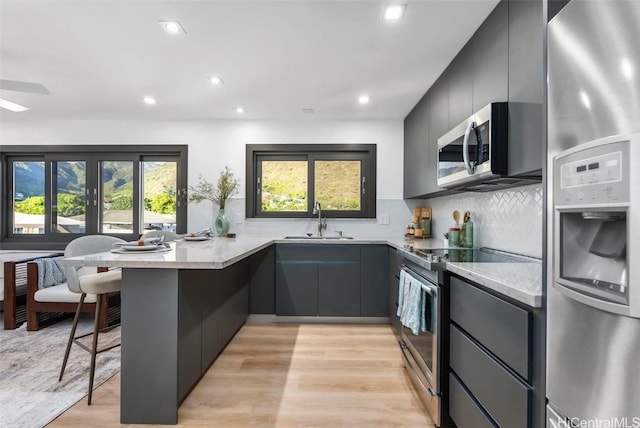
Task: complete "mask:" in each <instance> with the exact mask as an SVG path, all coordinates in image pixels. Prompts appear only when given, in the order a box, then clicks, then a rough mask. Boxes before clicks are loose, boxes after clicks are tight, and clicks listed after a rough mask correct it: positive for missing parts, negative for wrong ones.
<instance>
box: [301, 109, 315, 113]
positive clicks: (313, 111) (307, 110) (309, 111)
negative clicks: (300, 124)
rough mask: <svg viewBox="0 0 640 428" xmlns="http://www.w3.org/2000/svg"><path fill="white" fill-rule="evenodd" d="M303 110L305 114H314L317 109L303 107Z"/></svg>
mask: <svg viewBox="0 0 640 428" xmlns="http://www.w3.org/2000/svg"><path fill="white" fill-rule="evenodd" d="M302 112H303V113H304V114H314V113H315V112H316V111H315V109H312V108H303V109H302Z"/></svg>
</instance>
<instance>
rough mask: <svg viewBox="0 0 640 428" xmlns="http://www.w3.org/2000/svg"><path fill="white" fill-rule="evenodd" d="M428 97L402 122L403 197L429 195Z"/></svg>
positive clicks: (430, 160) (430, 161)
mask: <svg viewBox="0 0 640 428" xmlns="http://www.w3.org/2000/svg"><path fill="white" fill-rule="evenodd" d="M428 144H429V96H428V94H427V95H425V96H424V97H423V98H422V99H421V100H420V102H419V103H418V104H417V105H416V106H415V107H414V108H413V110H412V111H411V113H409V115H408V116H407V118H406V119H405V121H404V197H405V198H412V197H415V196H420V195H424V194H426V193H429V192H430V191H431V189H430V188H429V187H427V185H428V183H429V182H430V181H432V180H431V177H429V174H430V173H433V171H432V168H430V166H429V164H430V163H433V162H434V160H433V159H429V152H428V150H427V145H428Z"/></svg>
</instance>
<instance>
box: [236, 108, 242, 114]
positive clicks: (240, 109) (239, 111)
mask: <svg viewBox="0 0 640 428" xmlns="http://www.w3.org/2000/svg"><path fill="white" fill-rule="evenodd" d="M236 113H238V114H242V113H244V109H243V108H242V107H236Z"/></svg>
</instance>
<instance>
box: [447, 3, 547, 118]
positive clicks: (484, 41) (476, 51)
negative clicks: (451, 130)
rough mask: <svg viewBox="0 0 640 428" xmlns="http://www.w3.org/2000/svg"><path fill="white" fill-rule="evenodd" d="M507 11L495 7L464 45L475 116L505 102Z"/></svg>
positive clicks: (507, 78) (507, 76)
mask: <svg viewBox="0 0 640 428" xmlns="http://www.w3.org/2000/svg"><path fill="white" fill-rule="evenodd" d="M509 7H510V5H509V4H508V3H506V2H501V3H500V4H498V6H496V8H495V9H494V10H493V12H491V14H490V15H489V16H488V17H487V19H486V20H485V22H484V23H483V24H482V25H481V26H480V28H479V29H478V31H476V33H475V34H474V35H473V38H472V39H471V41H470V42H469V44H468V45H467V46H469V45H470V46H471V48H472V49H471V52H472V53H471V55H472V56H473V106H472V110H473V111H474V112H475V111H478V110H480V109H481V108H482V107H484V106H486V105H487V104H489V103H492V102H504V101H507V100H508V82H509V58H508V55H509V16H508V15H509ZM540 47H541V49H542V44H541V45H540ZM455 125H457V123H455V124H452V126H455Z"/></svg>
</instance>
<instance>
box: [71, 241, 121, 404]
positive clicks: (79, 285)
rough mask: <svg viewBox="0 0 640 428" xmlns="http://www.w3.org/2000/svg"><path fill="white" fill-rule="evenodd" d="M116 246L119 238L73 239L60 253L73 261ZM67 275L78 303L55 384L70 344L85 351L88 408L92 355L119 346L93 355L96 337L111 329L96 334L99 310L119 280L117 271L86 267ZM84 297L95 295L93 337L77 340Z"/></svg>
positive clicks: (79, 337)
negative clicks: (84, 341)
mask: <svg viewBox="0 0 640 428" xmlns="http://www.w3.org/2000/svg"><path fill="white" fill-rule="evenodd" d="M117 242H125V241H124V240H122V239H120V238H115V237H113V236H107V235H88V236H82V237H80V238H77V239H74V240H73V241H71V242H70V243H69V244H68V245H67V247H66V248H65V250H64V256H65V258H68V257H76V256H84V255H87V254H95V253H101V252H105V251H109V250H110V249H111V248H112V247H113V244H114V243H117ZM65 269H66V273H67V285H68V287H69V290H70V291H72V292H74V293H81V294H80V301H79V302H78V308H77V310H76V314H75V317H74V318H73V326H72V327H71V332H70V334H69V341H68V342H67V349H66V351H65V354H64V360H63V361H62V369H61V370H60V377H59V379H58V381H61V380H62V376H63V375H64V369H65V368H66V366H67V360H68V359H69V352H70V351H71V344H72V343H74V342H75V343H76V344H77V345H79V346H80V347H81V348H83V349H84V350H85V351H88V352H90V353H91V369H90V373H89V393H88V402H87V404H89V405H91V395H92V392H93V378H94V373H95V368H96V354H98V353H100V352H104V351H108V350H109V349H112V348H115V347H116V346H120V344H116V345H112V346H109V347H107V348H104V349H101V350H100V351H97V347H98V334H99V333H100V332H106V331H109V330H111V329H113V328H114V327H115V326H114V327H107V328H105V329H102V330H100V328H99V321H100V309H101V308H102V306H103V299H107V298H108V297H109V296H108V294H109V293H113V292H116V291H120V287H121V279H122V272H121V271H120V270H111V271H106V272H99V273H96V270H95V268H89V267H75V266H66V267H65ZM87 294H95V295H96V298H97V301H96V311H95V321H94V324H93V333H87V334H83V335H80V336H77V337H76V336H75V334H76V329H77V327H78V319H79V318H80V312H81V311H82V304H83V303H84V300H85V298H86V297H87ZM91 334H93V344H92V347H91V349H89V348H87V347H86V346H85V345H83V344H82V343H80V342H79V339H81V338H83V337H86V336H89V335H91Z"/></svg>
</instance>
